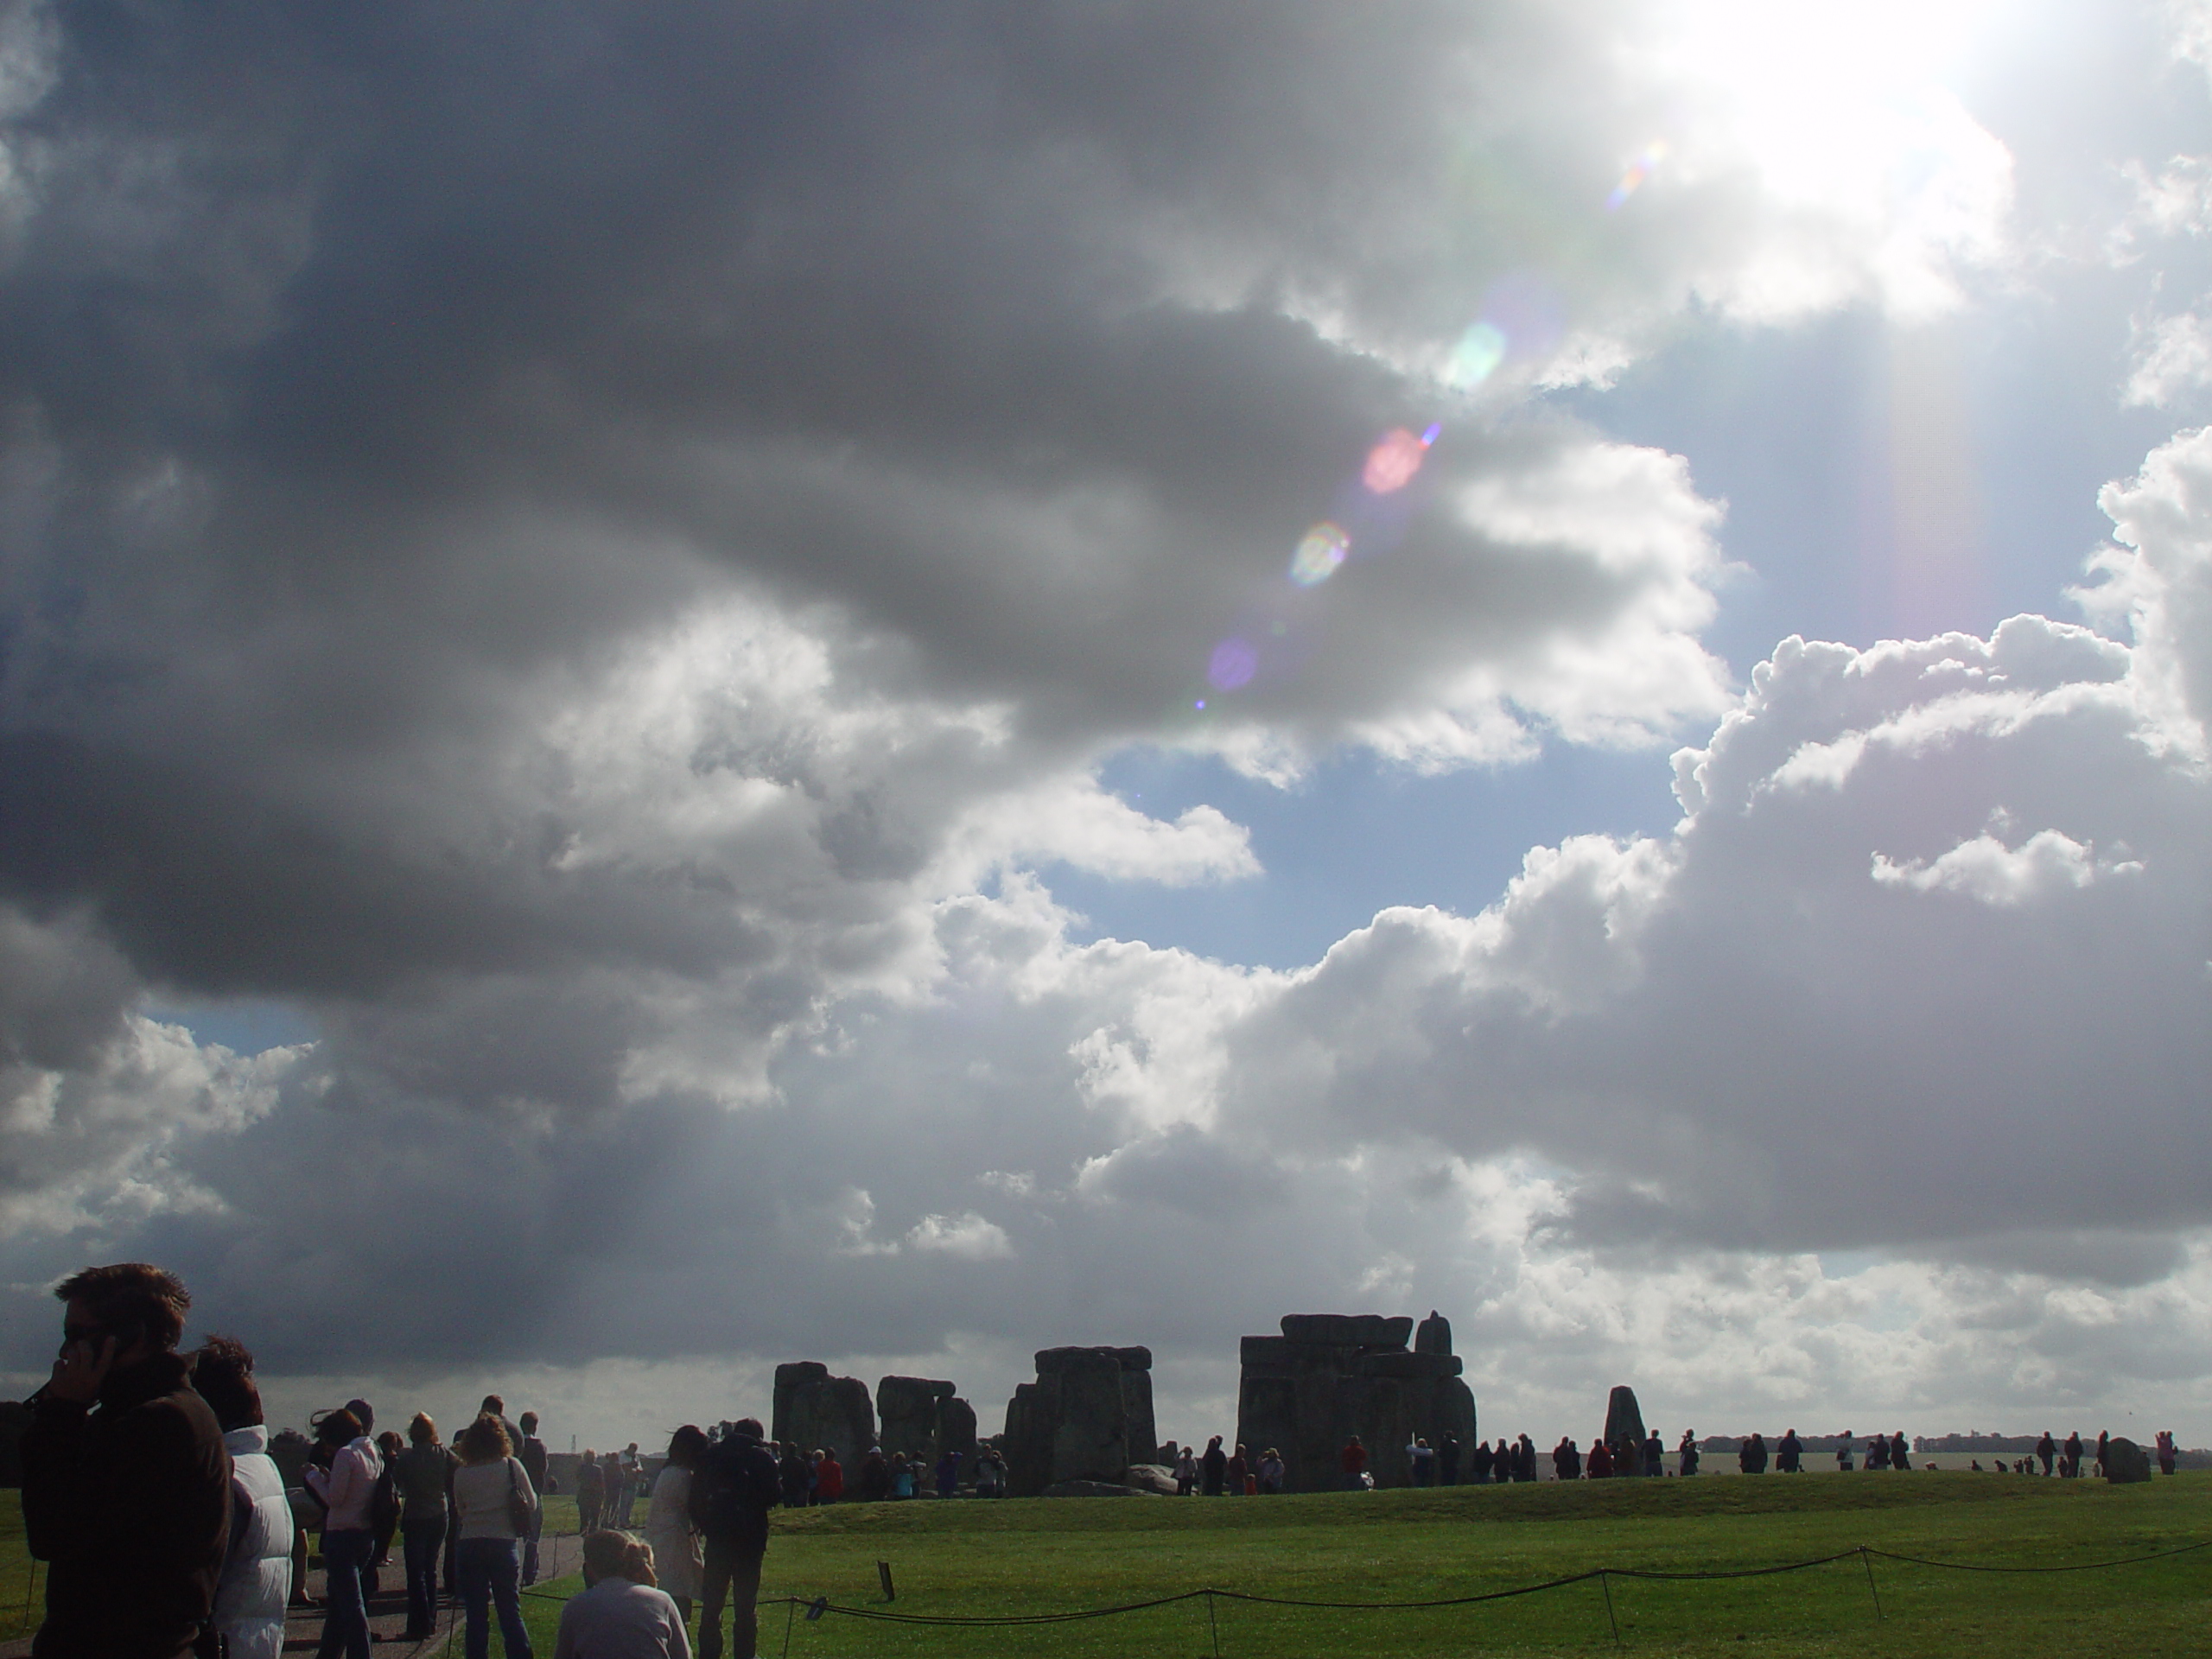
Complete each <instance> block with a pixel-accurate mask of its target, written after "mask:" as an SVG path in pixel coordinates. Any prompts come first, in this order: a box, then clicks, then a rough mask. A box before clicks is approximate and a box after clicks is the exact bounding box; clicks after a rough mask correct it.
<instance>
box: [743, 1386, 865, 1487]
mask: <svg viewBox="0 0 2212 1659" xmlns="http://www.w3.org/2000/svg"><path fill="white" fill-rule="evenodd" d="M774 1419H775V1421H774V1422H773V1423H772V1426H771V1427H770V1428H769V1431H768V1433H769V1435H770V1437H771V1438H772V1439H773V1440H777V1441H779V1442H781V1441H784V1440H791V1441H794V1442H796V1443H797V1444H798V1445H799V1446H806V1447H810V1448H811V1447H814V1446H827V1447H828V1448H829V1450H830V1451H831V1452H835V1453H836V1456H837V1461H838V1462H840V1463H842V1464H843V1465H845V1466H846V1467H847V1468H849V1469H857V1468H859V1467H860V1464H861V1459H862V1458H863V1457H865V1456H866V1455H867V1454H868V1447H870V1446H874V1444H875V1408H874V1405H873V1404H872V1403H870V1402H869V1400H868V1384H867V1383H863V1382H861V1380H860V1378H858V1377H856V1376H830V1375H829V1367H828V1366H827V1365H824V1364H823V1363H820V1362H819V1361H817V1360H811V1359H802V1360H798V1361H796V1362H794V1363H791V1364H789V1365H779V1366H777V1367H776V1397H775V1409H774Z"/></svg>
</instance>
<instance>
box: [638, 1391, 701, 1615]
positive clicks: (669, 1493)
mask: <svg viewBox="0 0 2212 1659" xmlns="http://www.w3.org/2000/svg"><path fill="white" fill-rule="evenodd" d="M706 1449H707V1436H706V1433H705V1432H704V1431H703V1430H702V1429H701V1428H699V1427H697V1426H696V1424H692V1423H686V1424H684V1425H683V1427H681V1428H679V1429H677V1431H676V1433H674V1434H672V1435H671V1436H670V1437H669V1441H668V1461H667V1462H666V1463H664V1464H663V1465H661V1469H660V1473H659V1474H658V1475H656V1476H654V1477H653V1495H652V1503H651V1504H650V1505H649V1506H648V1507H647V1508H646V1510H645V1542H647V1543H648V1544H650V1545H652V1552H653V1563H654V1571H655V1573H658V1578H659V1585H660V1588H661V1590H662V1591H663V1592H664V1593H665V1594H666V1595H667V1596H668V1597H669V1598H670V1599H671V1600H673V1601H674V1602H675V1603H676V1605H677V1610H678V1611H680V1612H682V1614H683V1618H684V1619H685V1620H686V1622H689V1620H690V1618H691V1603H692V1600H693V1599H694V1598H695V1597H696V1596H697V1595H698V1594H699V1589H700V1573H701V1572H702V1569H703V1567H704V1566H705V1561H704V1559H703V1557H702V1555H701V1554H700V1549H699V1535H698V1534H697V1533H696V1531H694V1530H693V1529H692V1526H691V1471H692V1470H693V1469H695V1468H696V1467H697V1466H698V1462H699V1454H700V1453H701V1452H704V1451H705V1450H706Z"/></svg>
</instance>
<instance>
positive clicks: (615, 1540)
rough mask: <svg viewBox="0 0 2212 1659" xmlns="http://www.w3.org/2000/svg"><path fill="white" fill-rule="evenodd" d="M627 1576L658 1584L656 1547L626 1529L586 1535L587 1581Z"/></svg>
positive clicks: (637, 1580) (594, 1581)
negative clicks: (654, 1554) (654, 1562)
mask: <svg viewBox="0 0 2212 1659" xmlns="http://www.w3.org/2000/svg"><path fill="white" fill-rule="evenodd" d="M601 1579H627V1580H630V1582H631V1583H632V1584H644V1585H656V1584H658V1583H659V1582H660V1580H658V1578H656V1577H654V1575H653V1547H652V1545H651V1544H648V1543H646V1542H645V1541H642V1540H641V1539H639V1538H638V1537H637V1536H635V1535H633V1534H631V1533H626V1532H615V1531H612V1530H609V1531H606V1532H593V1533H587V1534H586V1535H584V1582H585V1583H586V1584H597V1583H598V1582H599V1581H600V1580H601Z"/></svg>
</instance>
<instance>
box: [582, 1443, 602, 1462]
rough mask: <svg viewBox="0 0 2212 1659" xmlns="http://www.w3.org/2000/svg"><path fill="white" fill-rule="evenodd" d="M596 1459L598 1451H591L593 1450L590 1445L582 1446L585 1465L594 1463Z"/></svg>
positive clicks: (597, 1459)
mask: <svg viewBox="0 0 2212 1659" xmlns="http://www.w3.org/2000/svg"><path fill="white" fill-rule="evenodd" d="M598 1461H599V1453H598V1452H594V1451H593V1450H592V1449H591V1447H589V1446H586V1447H584V1462H585V1463H586V1464H587V1465H589V1464H595V1463H597V1462H598Z"/></svg>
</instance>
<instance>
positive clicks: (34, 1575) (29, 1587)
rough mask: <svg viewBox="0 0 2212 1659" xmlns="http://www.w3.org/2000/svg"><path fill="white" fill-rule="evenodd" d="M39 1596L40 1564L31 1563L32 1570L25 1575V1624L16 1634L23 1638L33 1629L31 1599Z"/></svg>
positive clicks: (34, 1561)
mask: <svg viewBox="0 0 2212 1659" xmlns="http://www.w3.org/2000/svg"><path fill="white" fill-rule="evenodd" d="M37 1594H38V1562H37V1560H36V1559H35V1558H34V1559H33V1560H32V1562H31V1570H30V1571H29V1573H25V1574H24V1575H23V1623H22V1629H21V1630H17V1631H16V1635H17V1636H21V1635H22V1634H23V1632H24V1631H25V1630H29V1629H30V1627H31V1599H32V1598H33V1597H34V1596H35V1595H37Z"/></svg>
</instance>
